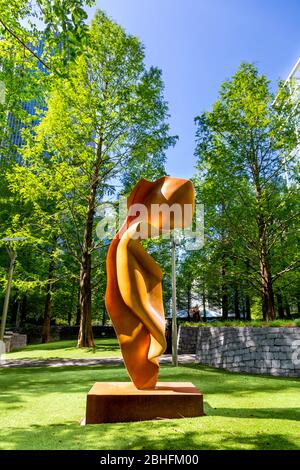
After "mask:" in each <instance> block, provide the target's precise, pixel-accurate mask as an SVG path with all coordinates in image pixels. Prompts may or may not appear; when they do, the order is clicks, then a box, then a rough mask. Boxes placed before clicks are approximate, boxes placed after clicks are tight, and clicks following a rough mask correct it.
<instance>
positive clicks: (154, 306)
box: [105, 176, 194, 389]
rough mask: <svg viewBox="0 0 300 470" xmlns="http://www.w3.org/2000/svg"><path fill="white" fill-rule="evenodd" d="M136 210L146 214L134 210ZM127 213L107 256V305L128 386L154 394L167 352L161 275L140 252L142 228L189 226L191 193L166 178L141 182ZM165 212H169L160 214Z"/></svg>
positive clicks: (162, 229)
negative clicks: (150, 390) (125, 370)
mask: <svg viewBox="0 0 300 470" xmlns="http://www.w3.org/2000/svg"><path fill="white" fill-rule="evenodd" d="M137 204H139V205H142V208H144V209H145V210H140V211H135V210H132V209H134V208H136V207H137V206H136V205H137ZM162 205H163V206H162ZM158 206H159V207H160V208H162V210H161V211H158V210H157V207H158ZM172 206H173V208H172ZM127 207H128V214H127V218H126V220H125V222H124V224H123V226H122V228H121V229H120V231H119V232H118V233H117V234H116V236H115V237H114V239H113V240H112V242H111V245H110V247H109V251H108V254H107V289H106V294H105V302H106V307H107V310H108V312H109V315H110V317H111V320H112V323H113V325H114V328H115V331H116V334H117V337H118V340H119V343H120V346H121V351H122V355H123V358H124V362H125V365H126V367H127V370H128V373H129V375H130V378H131V380H132V382H133V383H134V385H135V386H136V387H137V388H139V389H146V388H154V387H155V385H156V382H157V377H158V372H159V363H158V359H157V358H158V356H160V355H161V354H162V353H163V352H164V351H165V349H166V339H165V318H164V309H163V302H162V285H161V282H162V272H161V269H160V267H159V265H158V264H157V263H156V262H155V261H154V260H153V258H152V257H151V256H150V255H149V254H148V253H147V252H146V251H145V250H144V248H143V247H142V245H141V243H140V239H141V238H143V237H142V236H141V235H140V233H141V231H142V229H145V227H146V228H147V233H150V230H152V231H153V229H155V230H156V232H157V234H161V233H164V232H166V231H169V230H172V229H173V228H179V227H186V226H188V225H190V224H191V221H192V216H193V212H194V188H193V185H192V183H191V181H189V180H186V179H181V178H170V177H167V176H165V177H163V178H160V179H158V180H157V181H154V182H153V183H152V182H150V181H147V180H145V179H142V180H140V181H139V183H138V184H137V185H136V186H135V188H134V189H133V190H132V192H131V194H130V196H129V197H128V200H127ZM138 207H140V206H138ZM166 207H167V208H168V209H171V211H170V210H169V211H166V210H165V211H164V210H163V209H166ZM176 207H177V208H180V209H181V210H179V211H178V210H176ZM153 208H154V209H155V210H152V209H153ZM174 208H175V209H174ZM173 209H174V211H173ZM144 232H145V230H144Z"/></svg>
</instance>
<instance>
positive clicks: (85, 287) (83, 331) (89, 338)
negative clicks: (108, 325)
mask: <svg viewBox="0 0 300 470" xmlns="http://www.w3.org/2000/svg"><path fill="white" fill-rule="evenodd" d="M102 147H103V138H102V135H100V139H99V143H98V146H97V159H96V162H95V167H94V174H93V177H92V181H91V190H90V195H89V199H88V206H87V211H86V223H85V231H84V239H83V249H82V257H81V269H80V283H79V285H80V299H79V303H80V327H79V335H78V342H77V346H78V347H79V348H82V347H93V346H94V345H95V343H94V337H93V329H92V285H91V279H92V247H93V226H94V215H95V203H96V194H97V188H98V184H99V171H100V164H101V159H102Z"/></svg>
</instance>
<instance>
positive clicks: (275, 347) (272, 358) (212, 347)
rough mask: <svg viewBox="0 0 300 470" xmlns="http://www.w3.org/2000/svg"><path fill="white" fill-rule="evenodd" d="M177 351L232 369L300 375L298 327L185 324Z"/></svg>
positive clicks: (203, 362) (203, 361)
mask: <svg viewBox="0 0 300 470" xmlns="http://www.w3.org/2000/svg"><path fill="white" fill-rule="evenodd" d="M178 352H179V354H187V353H189V354H196V361H197V362H199V363H201V364H206V365H209V366H213V367H219V368H224V369H227V370H229V371H233V372H248V373H251V374H269V375H278V376H288V377H300V328H299V327H293V328H275V327H274V328H273V327H267V328H266V327H263V328H251V327H242V328H240V327H201V328H197V327H184V326H181V327H180V329H179V335H178Z"/></svg>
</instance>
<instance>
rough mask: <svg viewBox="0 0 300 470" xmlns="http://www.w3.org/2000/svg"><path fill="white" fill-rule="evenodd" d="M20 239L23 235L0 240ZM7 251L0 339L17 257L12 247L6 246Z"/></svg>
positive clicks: (14, 240) (3, 329) (4, 323)
mask: <svg viewBox="0 0 300 470" xmlns="http://www.w3.org/2000/svg"><path fill="white" fill-rule="evenodd" d="M22 240H25V237H15V238H2V239H1V240H0V241H3V242H16V241H22ZM7 251H8V254H9V257H10V266H9V271H8V279H7V287H6V292H5V299H4V304H3V312H2V319H1V328H0V341H3V338H4V333H5V325H6V320H7V312H8V304H9V296H10V290H11V284H12V277H13V273H14V267H15V262H16V258H17V251H16V249H15V248H14V247H7Z"/></svg>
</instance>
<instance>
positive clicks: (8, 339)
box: [3, 333, 27, 352]
mask: <svg viewBox="0 0 300 470" xmlns="http://www.w3.org/2000/svg"><path fill="white" fill-rule="evenodd" d="M3 339H4V343H5V351H6V352H10V351H14V350H15V349H20V348H25V346H27V335H20V334H19V333H7V334H5V336H4V338H3Z"/></svg>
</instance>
